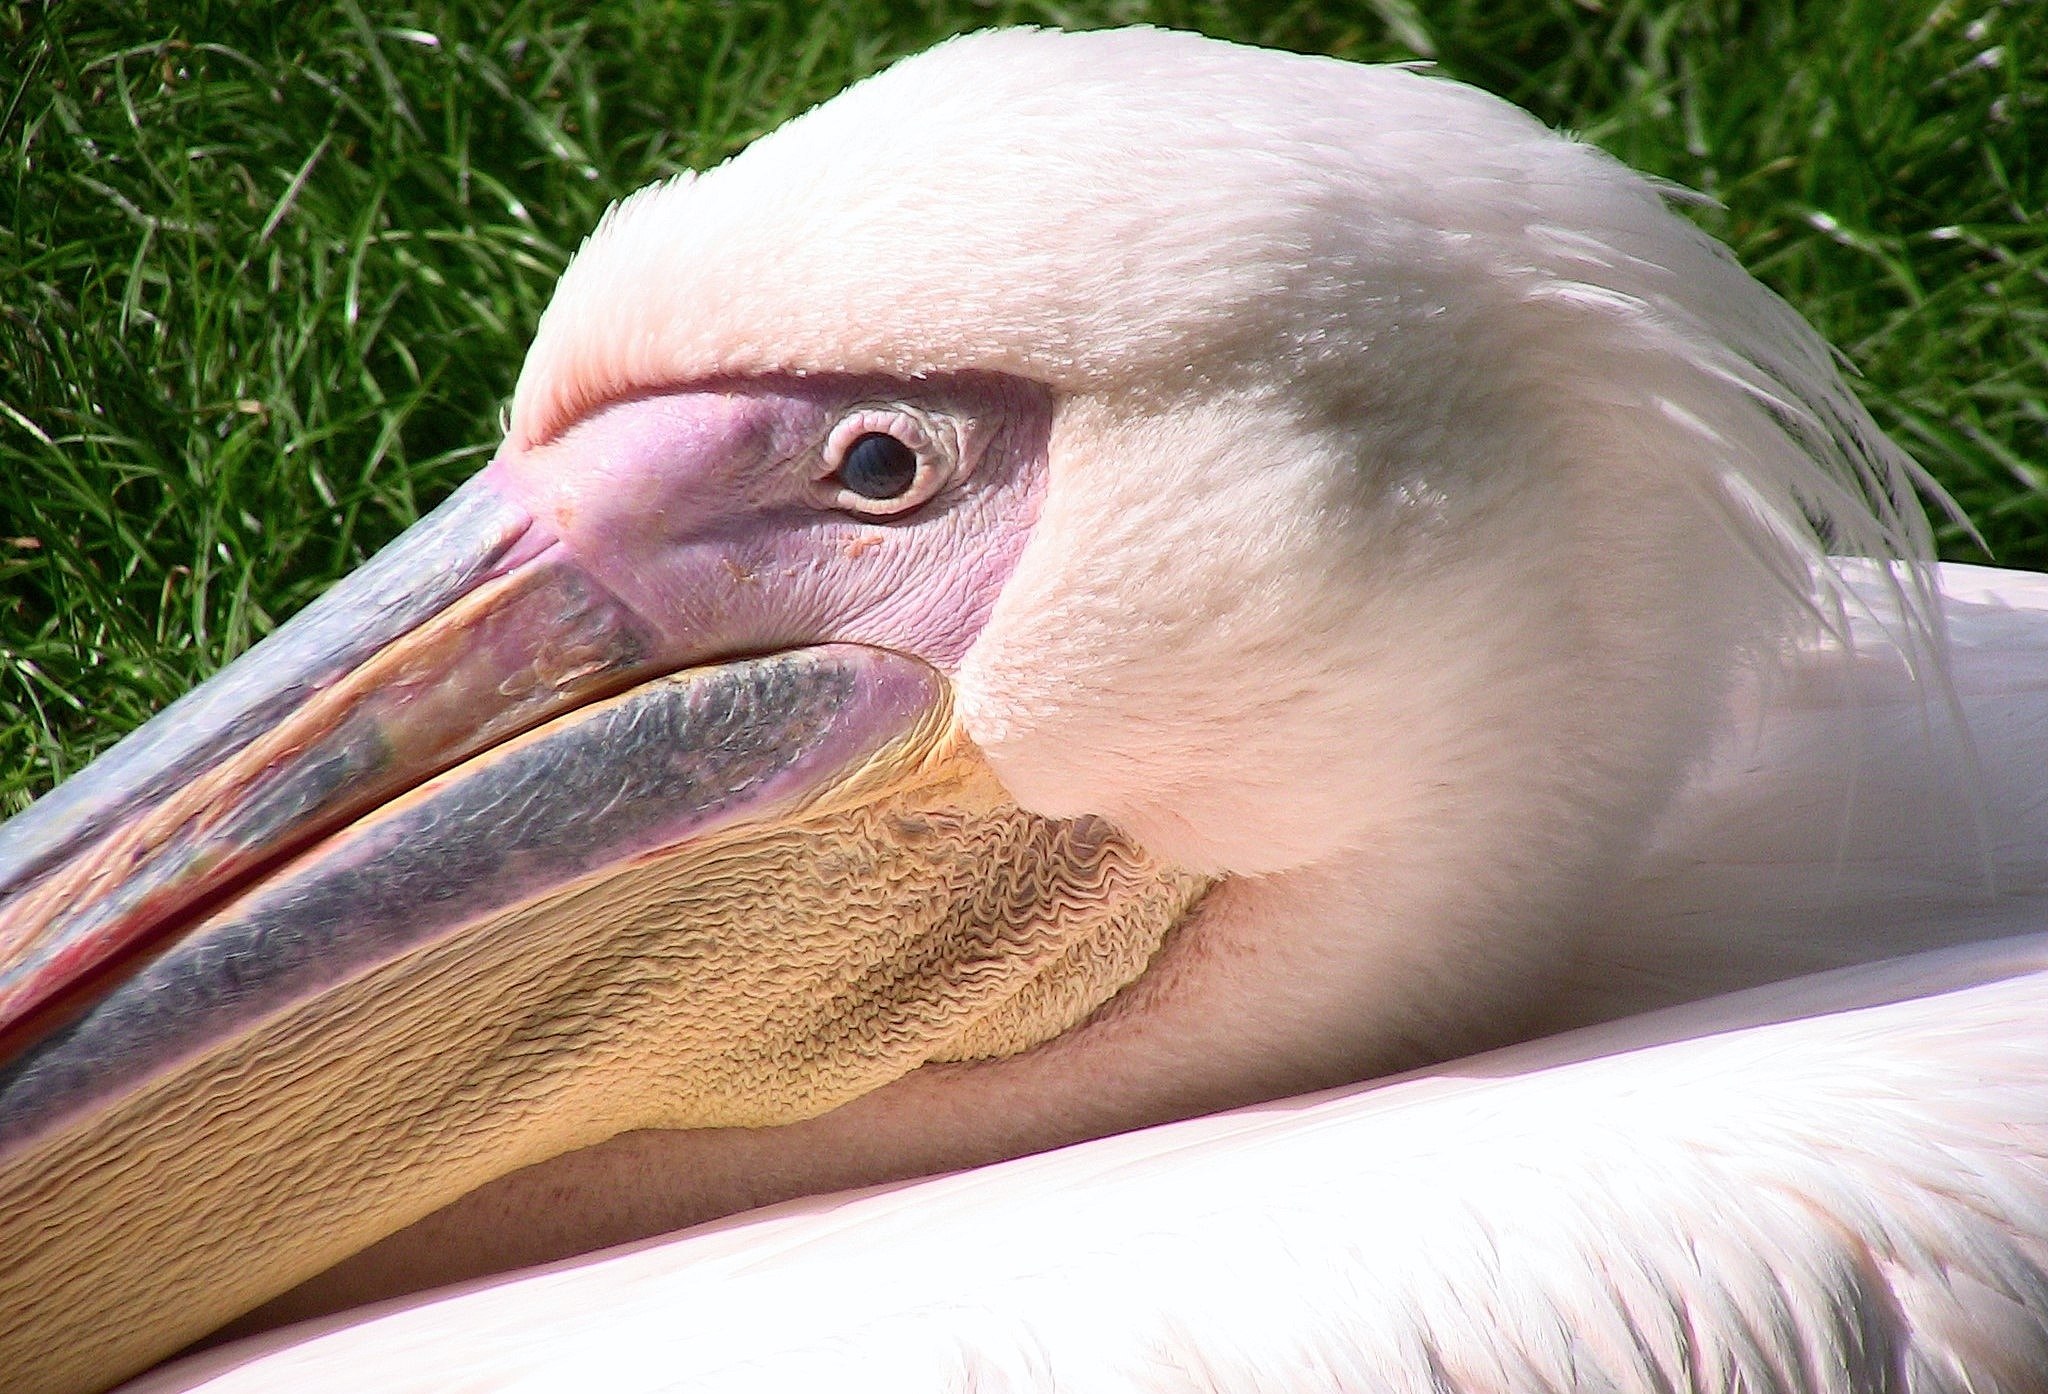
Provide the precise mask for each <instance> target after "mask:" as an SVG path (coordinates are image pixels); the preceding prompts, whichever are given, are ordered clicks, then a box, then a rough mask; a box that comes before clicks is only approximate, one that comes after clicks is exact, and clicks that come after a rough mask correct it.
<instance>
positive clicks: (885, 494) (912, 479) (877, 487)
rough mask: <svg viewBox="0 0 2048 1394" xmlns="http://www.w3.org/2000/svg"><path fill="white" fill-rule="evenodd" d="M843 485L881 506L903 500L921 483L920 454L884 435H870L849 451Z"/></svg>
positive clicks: (841, 467)
mask: <svg viewBox="0 0 2048 1394" xmlns="http://www.w3.org/2000/svg"><path fill="white" fill-rule="evenodd" d="M837 473H838V475H839V482H840V483H841V484H843V485H845V486H846V487H847V488H848V489H850V490H852V491H853V492H854V493H856V494H859V495H860V496H861V497H862V498H864V499H873V500H875V501H876V502H878V503H881V502H887V501H890V500H893V499H900V498H902V497H903V496H904V495H905V494H907V493H909V492H910V486H911V485H913V484H915V483H917V452H916V451H915V450H913V449H911V448H910V446H909V445H907V444H905V443H904V442H903V441H901V440H899V439H897V438H896V437H895V436H892V435H889V434H887V433H885V432H882V431H869V432H868V433H867V434H866V435H863V436H860V437H858V438H857V439H856V440H855V441H854V442H853V443H852V444H851V445H849V446H847V447H846V454H845V455H844V456H843V457H842V458H841V459H840V461H839V469H838V471H837Z"/></svg>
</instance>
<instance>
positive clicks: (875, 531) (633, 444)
mask: <svg viewBox="0 0 2048 1394" xmlns="http://www.w3.org/2000/svg"><path fill="white" fill-rule="evenodd" d="M1051 416H1052V402H1051V398H1050V394H1048V393H1047V392H1046V391H1045V390H1044V389H1042V388H1039V387H1037V386H1035V385H1033V384H1029V383H1023V382H1019V381H1017V380H1015V379H1009V378H1002V377H996V376H993V375H974V376H966V375H963V376H960V377H955V378H947V379H930V380H922V381H916V382H904V381H900V380H891V379H867V378H843V377H842V378H802V379H799V378H780V379H761V380H750V381H747V382H744V383H733V384H714V385H710V386H697V387H691V388H688V389H685V390H680V391H676V392H673V393H664V394H660V395H654V396H645V397H638V398H633V399H630V400H627V401H622V402H618V403H614V404H612V405H610V406H607V407H605V408H602V409H601V410H599V411H597V412H595V413H593V414H592V415H590V416H587V417H585V418H584V419H583V420H581V421H579V422H578V423H576V424H575V425H574V426H572V427H570V428H569V429H568V430H567V431H565V432H563V433H562V434H561V435H559V436H557V437H555V438H554V439H552V440H550V441H547V442H546V443H544V444H540V445H535V446H530V447H527V448H524V449H519V450H515V449H513V448H512V447H510V446H507V447H506V448H505V449H504V450H502V451H500V452H499V454H498V456H497V458H496V459H494V460H493V461H492V462H491V464H490V465H489V466H488V467H487V468H486V469H485V471H484V473H483V476H482V480H483V482H484V483H486V484H487V485H488V486H489V487H490V488H492V489H493V490H495V491H497V492H499V493H501V494H502V495H503V496H504V497H506V498H507V499H508V500H510V501H512V502H513V503H515V504H518V505H519V506H521V507H523V508H525V509H526V510H528V511H529V512H530V513H531V514H532V515H533V518H534V521H535V524H536V531H537V532H540V531H544V532H547V533H551V534H553V536H554V538H555V539H556V541H555V542H554V546H557V547H560V548H563V549H565V550H566V551H567V552H568V553H569V554H570V555H571V556H572V557H573V558H574V559H575V561H576V562H577V564H578V565H579V567H580V568H581V569H583V570H584V571H586V572H588V573H589V574H590V575H591V576H593V577H594V578H595V579H596V580H598V581H599V582H600V583H602V584H603V585H604V586H605V588H606V589H608V590H609V591H610V592H611V593H612V594H613V595H614V596H615V597H617V598H618V599H619V600H620V601H622V602H623V603H624V604H625V605H627V606H628V607H630V608H631V609H632V610H633V611H634V612H636V613H637V614H638V616H639V617H640V618H641V619H642V620H643V621H644V622H646V623H647V624H648V625H649V626H650V627H651V628H652V629H654V631H655V632H656V633H658V634H659V635H660V636H661V641H662V647H663V648H664V650H665V652H664V653H663V654H662V658H663V660H664V661H665V662H667V663H670V664H673V665H676V666H681V665H684V664H690V663H701V662H707V661H712V660H717V659H725V658H733V657H738V656H742V655H747V654H759V653H768V652H773V651H776V650H779V649H786V648H791V647H795V646H798V645H804V644H816V643H825V642H845V643H856V644H869V645H873V646H875V647H878V648H885V649H892V650H895V651H896V652H899V653H904V654H908V655H911V656H914V657H917V658H920V659H922V660H924V661H925V662H927V663H929V664H931V665H932V666H933V667H934V668H937V669H938V670H939V671H941V672H944V673H948V674H951V673H953V672H954V671H955V670H956V669H957V668H958V665H959V662H960V659H961V656H962V655H963V654H965V653H966V652H967V649H968V648H969V646H970V645H972V644H973V642H974V640H975V637H976V636H977V635H978V634H979V633H980V632H981V629H982V626H983V625H984V624H985V623H986V622H987V620H988V615H989V611H990V609H991V607H992V606H993V605H994V604H995V599H996V596H997V594H998V593H999V592H1000V591H1001V589H1002V587H1003V584H1004V583H1005V581H1007V580H1008V578H1009V575H1010V572H1011V570H1012V568H1013V567H1014V566H1015V565H1016V562H1017V558H1018V556H1019V554H1020V553H1021V552H1022V551H1023V549H1024V543H1025V541H1026V539H1027V538H1028V536H1029V535H1030V531H1031V527H1032V524H1033V523H1034V522H1035V521H1036V520H1037V517H1038V510H1039V506H1040V503H1041V501H1042V499H1043V496H1044V492H1045V475H1046V465H1045V458H1046V442H1047V437H1048V435H1049V431H1050V425H1051ZM892 422H895V423H903V424H906V425H907V427H908V428H909V429H910V430H911V432H912V433H913V434H915V433H916V431H917V430H919V429H922V430H924V431H925V433H926V436H927V438H928V440H929V448H928V449H926V450H925V451H923V452H921V455H920V458H921V460H923V461H924V462H925V464H923V465H921V467H920V468H921V469H923V468H925V467H926V466H929V467H930V468H932V469H934V470H936V471H937V473H936V474H935V475H934V476H932V478H931V480H930V484H934V485H936V488H935V491H933V492H931V493H930V496H929V497H927V498H923V501H922V502H916V503H914V504H913V506H909V507H907V508H905V509H903V511H901V512H896V513H893V514H888V515H886V516H868V514H867V512H866V511H865V510H869V509H888V508H891V507H894V506H895V505H892V504H888V503H881V504H871V503H867V502H865V501H863V500H861V499H859V498H858V497H857V496H854V495H852V494H850V493H849V492H848V491H846V490H845V489H843V488H842V487H841V486H840V484H839V482H838V480H837V479H836V478H834V477H832V476H833V463H834V460H833V458H832V457H831V452H832V450H833V448H834V446H835V444H836V446H837V447H838V448H840V449H843V448H844V446H845V444H846V442H847V440H848V439H849V438H850V437H851V436H854V435H858V434H860V433H862V432H864V431H866V430H870V429H874V428H876V427H878V426H886V425H887V424H888V423H892ZM927 487H929V486H928V484H927V483H926V479H925V476H924V475H923V474H920V484H919V487H918V490H917V494H918V495H922V494H923V493H924V492H925V491H926V489H927ZM529 545H532V544H529ZM520 550H521V552H522V553H524V554H525V555H526V556H531V555H532V552H530V551H528V550H527V548H526V547H522V548H521V549H520ZM521 559H523V558H521Z"/></svg>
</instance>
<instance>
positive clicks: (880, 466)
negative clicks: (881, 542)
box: [813, 405, 962, 518]
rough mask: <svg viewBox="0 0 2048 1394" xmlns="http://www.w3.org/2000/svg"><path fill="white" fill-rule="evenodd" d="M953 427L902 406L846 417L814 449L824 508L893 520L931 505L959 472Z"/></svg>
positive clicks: (818, 496) (869, 409)
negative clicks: (817, 461) (913, 510)
mask: <svg viewBox="0 0 2048 1394" xmlns="http://www.w3.org/2000/svg"><path fill="white" fill-rule="evenodd" d="M961 454H962V451H961V439H960V434H959V428H958V426H957V424H956V423H954V422H953V421H951V420H950V419H948V418H946V417H942V416H933V415H931V414H929V413H927V412H923V411H919V410H918V409H916V408H914V407H907V406H897V405H889V406H875V407H866V408H862V409H860V410H856V411H854V412H851V413H849V414H848V415H847V416H845V417H843V418H842V419H841V420H840V422H839V424H838V425H837V426H835V427H834V428H833V429H832V433H831V434H830V435H829V436H828V437H826V439H825V442H824V445H823V447H822V448H821V449H820V450H819V464H820V467H821V474H822V478H820V479H819V484H820V485H822V491H821V492H820V493H819V494H816V495H813V497H815V498H816V499H817V500H818V502H820V503H822V504H824V505H825V506H826V507H828V508H836V509H839V510H841V511H843V512H846V513H856V514H859V515H861V516H863V517H867V518H894V517H900V516H901V515H903V514H906V513H909V512H910V511H911V510H912V509H915V508H918V507H920V506H922V505H923V504H925V503H927V502H928V501H930V499H931V498H932V496H933V495H934V494H937V493H938V492H939V491H940V490H941V489H943V488H945V487H946V486H947V485H948V484H949V483H951V482H953V479H954V477H955V476H956V475H957V474H958V473H959V462H960V458H961Z"/></svg>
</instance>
